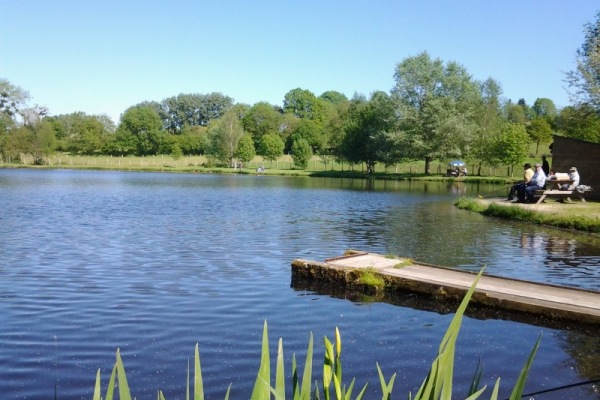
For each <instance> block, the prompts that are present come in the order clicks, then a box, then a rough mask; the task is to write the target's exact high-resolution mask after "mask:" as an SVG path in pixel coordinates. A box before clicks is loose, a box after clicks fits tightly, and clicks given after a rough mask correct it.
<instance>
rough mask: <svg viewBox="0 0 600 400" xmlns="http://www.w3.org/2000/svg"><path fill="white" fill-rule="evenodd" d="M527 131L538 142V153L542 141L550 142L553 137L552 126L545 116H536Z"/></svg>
mask: <svg viewBox="0 0 600 400" xmlns="http://www.w3.org/2000/svg"><path fill="white" fill-rule="evenodd" d="M527 133H528V134H529V137H530V138H531V140H532V141H533V142H535V144H536V152H535V153H536V154H537V150H538V148H539V145H540V143H541V142H548V141H550V140H551V139H552V127H551V126H550V124H549V123H548V121H547V120H546V118H543V117H536V118H534V119H532V120H531V122H530V123H529V125H528V126H527Z"/></svg>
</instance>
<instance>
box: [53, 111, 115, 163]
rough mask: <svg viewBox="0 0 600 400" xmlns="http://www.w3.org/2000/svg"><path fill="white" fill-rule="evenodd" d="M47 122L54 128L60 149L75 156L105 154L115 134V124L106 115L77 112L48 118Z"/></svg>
mask: <svg viewBox="0 0 600 400" xmlns="http://www.w3.org/2000/svg"><path fill="white" fill-rule="evenodd" d="M45 120H46V121H48V122H49V123H50V124H51V125H52V126H53V128H54V130H55V132H56V138H57V139H58V140H59V144H60V148H61V149H62V150H65V151H69V152H71V153H73V154H85V155H94V154H101V153H103V152H104V151H105V148H106V143H107V142H108V141H109V140H110V138H111V136H112V132H114V124H113V123H112V120H111V119H110V118H109V117H108V116H106V115H87V114H86V113H84V112H75V113H71V114H61V115H57V116H53V117H47V118H45Z"/></svg>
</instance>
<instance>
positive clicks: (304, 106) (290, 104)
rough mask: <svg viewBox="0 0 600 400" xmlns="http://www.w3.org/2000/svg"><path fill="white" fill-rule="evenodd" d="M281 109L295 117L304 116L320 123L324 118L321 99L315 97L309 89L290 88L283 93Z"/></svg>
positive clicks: (323, 107)
mask: <svg viewBox="0 0 600 400" xmlns="http://www.w3.org/2000/svg"><path fill="white" fill-rule="evenodd" d="M283 110H284V112H286V113H289V114H292V115H294V116H295V117H296V118H306V119H310V120H313V121H315V123H316V124H318V125H321V124H322V123H323V121H324V119H325V106H324V104H323V100H321V99H319V98H317V97H316V96H315V95H314V94H313V93H312V92H311V91H309V90H304V89H300V88H296V89H292V90H290V91H289V92H287V93H286V94H285V97H284V100H283Z"/></svg>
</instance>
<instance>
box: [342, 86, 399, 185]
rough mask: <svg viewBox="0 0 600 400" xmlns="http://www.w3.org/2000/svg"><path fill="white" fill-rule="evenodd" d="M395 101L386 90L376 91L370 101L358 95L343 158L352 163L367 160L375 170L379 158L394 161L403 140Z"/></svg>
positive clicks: (351, 111)
mask: <svg viewBox="0 0 600 400" xmlns="http://www.w3.org/2000/svg"><path fill="white" fill-rule="evenodd" d="M394 111H395V110H394V103H393V102H392V100H391V99H390V97H389V96H388V95H387V94H386V93H384V92H375V93H373V95H372V96H371V99H370V100H369V101H363V100H360V99H355V100H353V101H352V104H351V106H350V109H349V110H348V119H347V124H346V126H345V129H344V137H343V139H342V140H341V144H340V154H341V155H342V158H343V159H345V160H348V161H349V162H350V163H353V164H356V163H363V162H364V163H365V164H366V166H367V173H373V172H374V170H375V165H376V164H377V163H378V162H383V163H385V164H391V163H393V161H394V160H395V159H396V158H397V157H400V156H401V155H402V150H404V148H403V147H402V144H399V143H397V142H396V141H395V140H396V136H395V133H396V132H395V123H396V121H395V118H394Z"/></svg>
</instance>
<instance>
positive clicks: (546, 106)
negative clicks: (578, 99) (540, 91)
mask: <svg viewBox="0 0 600 400" xmlns="http://www.w3.org/2000/svg"><path fill="white" fill-rule="evenodd" d="M532 110H533V112H534V113H535V116H536V117H543V118H546V120H547V121H548V123H549V124H552V123H553V122H554V119H555V118H556V116H557V115H558V111H557V110H556V106H555V105H554V102H553V101H552V100H550V99H547V98H537V99H535V102H534V103H533V107H532Z"/></svg>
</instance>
